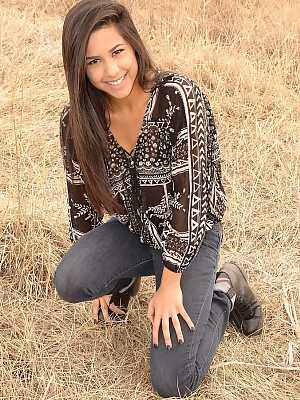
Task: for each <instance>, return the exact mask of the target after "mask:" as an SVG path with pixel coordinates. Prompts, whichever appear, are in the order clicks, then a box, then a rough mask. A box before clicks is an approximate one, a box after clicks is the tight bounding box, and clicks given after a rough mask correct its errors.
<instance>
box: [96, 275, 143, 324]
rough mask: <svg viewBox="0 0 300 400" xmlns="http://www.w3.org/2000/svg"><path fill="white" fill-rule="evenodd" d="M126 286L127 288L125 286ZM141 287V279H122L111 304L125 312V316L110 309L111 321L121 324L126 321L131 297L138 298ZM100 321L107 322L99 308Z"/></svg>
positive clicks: (113, 294)
mask: <svg viewBox="0 0 300 400" xmlns="http://www.w3.org/2000/svg"><path fill="white" fill-rule="evenodd" d="M124 285H125V286H124ZM140 285H141V277H140V276H136V277H135V278H128V279H127V278H125V279H120V281H119V283H118V285H117V286H116V287H115V289H114V291H113V293H112V296H111V299H110V302H109V304H112V303H114V305H115V306H116V307H118V308H119V309H120V310H122V311H124V312H125V314H116V313H115V312H114V311H112V310H111V309H110V308H108V315H109V318H110V320H111V321H113V322H120V321H124V320H125V318H126V315H127V310H128V304H129V300H130V298H131V297H133V296H136V294H137V292H138V291H139V288H140ZM98 321H99V322H100V321H105V320H104V316H103V313H102V309H101V308H99V312H98Z"/></svg>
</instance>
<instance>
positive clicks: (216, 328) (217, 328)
mask: <svg viewBox="0 0 300 400" xmlns="http://www.w3.org/2000/svg"><path fill="white" fill-rule="evenodd" d="M225 313H226V311H223V313H222V314H221V316H222V317H223V316H224V314H225ZM220 322H221V318H219V320H218V322H217V324H216V325H215V329H214V331H213V332H215V331H216V330H218V332H219V331H220V329H219V326H220ZM213 337H214V335H211V338H213ZM212 345H213V340H212V341H211V343H210V346H209V350H208V351H207V352H206V354H207V357H208V356H209V355H210V351H211V348H212ZM207 357H206V359H205V360H204V362H203V364H202V366H201V369H200V371H199V372H202V370H203V367H204V365H207V362H206V360H207ZM199 375H200V374H199Z"/></svg>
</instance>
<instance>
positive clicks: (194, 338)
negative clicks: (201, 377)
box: [188, 278, 215, 374]
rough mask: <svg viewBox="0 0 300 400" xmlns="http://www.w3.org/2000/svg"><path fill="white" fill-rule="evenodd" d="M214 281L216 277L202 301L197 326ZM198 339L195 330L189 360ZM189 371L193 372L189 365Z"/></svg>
mask: <svg viewBox="0 0 300 400" xmlns="http://www.w3.org/2000/svg"><path fill="white" fill-rule="evenodd" d="M214 281H215V278H213V279H212V281H211V283H210V285H209V287H208V290H207V292H206V295H205V297H204V300H203V303H202V306H201V308H200V311H199V314H198V318H197V321H196V324H195V326H196V327H197V326H198V323H199V320H200V315H201V313H202V310H203V307H204V305H205V301H206V299H207V297H208V295H209V293H210V288H211V286H213V285H214ZM196 339H197V335H196V331H195V332H194V337H193V339H192V343H191V344H190V349H189V351H188V360H189V359H190V358H191V353H192V349H193V348H194V345H195V341H196ZM189 372H190V374H191V372H192V366H189Z"/></svg>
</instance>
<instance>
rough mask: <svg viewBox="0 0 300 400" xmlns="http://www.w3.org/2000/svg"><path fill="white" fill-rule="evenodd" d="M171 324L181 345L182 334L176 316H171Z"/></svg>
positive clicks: (182, 340)
mask: <svg viewBox="0 0 300 400" xmlns="http://www.w3.org/2000/svg"><path fill="white" fill-rule="evenodd" d="M172 323H173V326H174V329H175V332H176V336H177V340H178V343H183V342H184V339H183V334H182V330H181V326H180V322H179V319H178V316H177V314H174V315H173V316H172Z"/></svg>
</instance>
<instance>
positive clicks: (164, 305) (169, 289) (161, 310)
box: [147, 284, 195, 350]
mask: <svg viewBox="0 0 300 400" xmlns="http://www.w3.org/2000/svg"><path fill="white" fill-rule="evenodd" d="M182 300H183V299H182V291H181V287H180V285H169V286H168V285H163V284H161V285H160V288H159V289H158V290H157V292H156V293H155V294H154V296H153V297H152V299H151V300H150V302H149V306H148V314H147V316H148V318H149V319H150V321H151V322H152V325H153V332H152V335H153V338H152V340H153V345H154V347H157V346H158V332H159V327H160V323H161V322H162V331H163V335H164V339H165V344H166V347H167V349H168V350H171V348H172V341H171V337H170V328H169V318H171V319H172V323H173V326H174V329H175V331H176V335H177V339H178V342H179V343H183V342H184V338H183V335H182V331H181V326H180V322H179V319H178V316H177V315H178V314H181V316H182V317H183V319H184V320H185V321H186V323H187V324H188V326H189V328H190V329H191V330H194V329H195V327H194V324H193V321H192V320H191V318H190V317H189V315H188V314H187V312H186V311H185V309H184V306H183V304H182Z"/></svg>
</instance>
